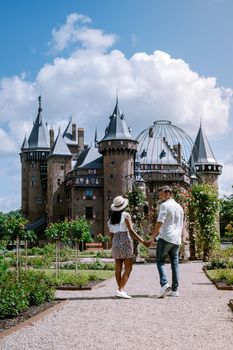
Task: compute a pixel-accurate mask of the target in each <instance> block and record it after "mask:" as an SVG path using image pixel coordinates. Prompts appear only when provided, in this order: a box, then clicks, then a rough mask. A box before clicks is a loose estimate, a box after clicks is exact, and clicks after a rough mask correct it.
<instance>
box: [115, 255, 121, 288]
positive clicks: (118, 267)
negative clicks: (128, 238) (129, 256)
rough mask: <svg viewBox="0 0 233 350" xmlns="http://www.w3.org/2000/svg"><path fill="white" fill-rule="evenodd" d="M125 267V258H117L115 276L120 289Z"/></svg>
mask: <svg viewBox="0 0 233 350" xmlns="http://www.w3.org/2000/svg"><path fill="white" fill-rule="evenodd" d="M122 267H123V259H115V277H116V281H117V285H118V288H119V290H120V289H121V287H120V286H121V274H122Z"/></svg>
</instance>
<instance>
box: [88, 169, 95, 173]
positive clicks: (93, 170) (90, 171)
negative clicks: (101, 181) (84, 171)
mask: <svg viewBox="0 0 233 350" xmlns="http://www.w3.org/2000/svg"><path fill="white" fill-rule="evenodd" d="M88 174H96V169H88Z"/></svg>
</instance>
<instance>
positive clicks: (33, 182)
mask: <svg viewBox="0 0 233 350" xmlns="http://www.w3.org/2000/svg"><path fill="white" fill-rule="evenodd" d="M31 185H32V186H35V185H36V177H35V176H34V175H32V178H31Z"/></svg>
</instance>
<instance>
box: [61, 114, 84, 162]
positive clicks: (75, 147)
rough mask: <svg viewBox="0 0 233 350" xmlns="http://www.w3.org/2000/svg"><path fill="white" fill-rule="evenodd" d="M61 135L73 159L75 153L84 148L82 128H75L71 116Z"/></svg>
mask: <svg viewBox="0 0 233 350" xmlns="http://www.w3.org/2000/svg"><path fill="white" fill-rule="evenodd" d="M62 136H63V138H64V140H65V142H66V144H67V146H68V147H69V150H70V152H71V153H72V154H73V158H74V159H75V158H76V156H77V154H79V153H80V152H82V151H83V150H84V129H83V128H77V125H76V123H75V122H74V121H72V117H71V118H70V120H69V123H68V125H67V127H66V129H65V131H64V133H63V135H62Z"/></svg>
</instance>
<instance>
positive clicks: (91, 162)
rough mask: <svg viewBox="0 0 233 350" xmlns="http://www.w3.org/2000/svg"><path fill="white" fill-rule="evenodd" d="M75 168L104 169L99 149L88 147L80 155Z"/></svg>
mask: <svg viewBox="0 0 233 350" xmlns="http://www.w3.org/2000/svg"><path fill="white" fill-rule="evenodd" d="M74 168H75V169H77V168H88V169H102V168H103V156H102V155H101V154H100V153H99V152H98V148H96V147H94V146H91V147H88V148H87V149H85V150H84V151H83V152H81V153H80V155H79V156H78V158H77V162H76V164H75V167H74Z"/></svg>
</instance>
